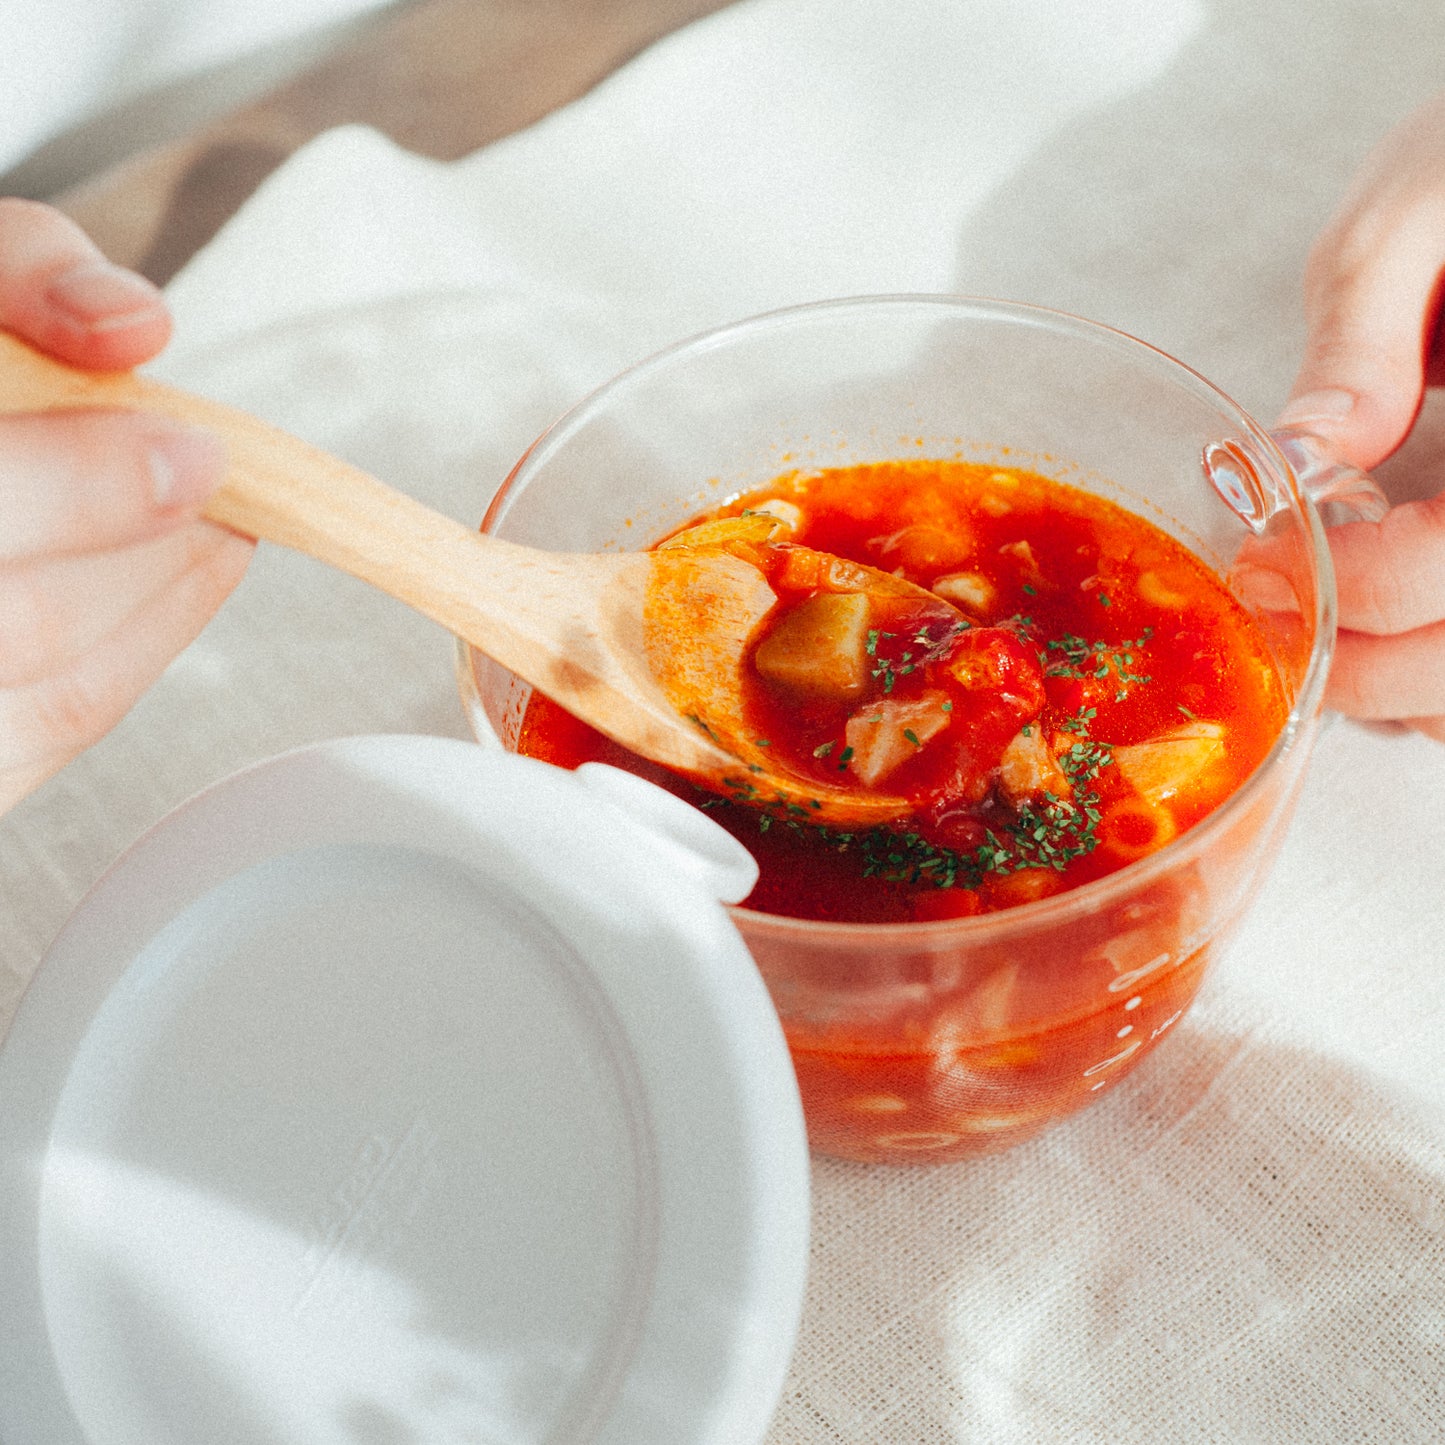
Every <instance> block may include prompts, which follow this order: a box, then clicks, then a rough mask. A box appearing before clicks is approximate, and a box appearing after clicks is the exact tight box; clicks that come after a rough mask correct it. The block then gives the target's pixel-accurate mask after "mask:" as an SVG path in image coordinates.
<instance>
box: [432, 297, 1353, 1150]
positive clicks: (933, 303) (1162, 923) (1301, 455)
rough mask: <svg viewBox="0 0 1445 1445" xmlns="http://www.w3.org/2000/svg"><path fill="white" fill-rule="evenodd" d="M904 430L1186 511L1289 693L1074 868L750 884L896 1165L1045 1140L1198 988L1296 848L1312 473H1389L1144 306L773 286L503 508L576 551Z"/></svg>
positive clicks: (493, 525)
mask: <svg viewBox="0 0 1445 1445" xmlns="http://www.w3.org/2000/svg"><path fill="white" fill-rule="evenodd" d="M1282 448H1283V449H1282ZM1285 450H1288V451H1290V452H1291V453H1292V458H1291V460H1288V461H1287V460H1286V456H1285ZM898 457H945V458H954V457H963V458H967V459H971V460H980V461H995V462H999V463H1005V464H1009V465H1015V466H1023V467H1027V468H1030V469H1032V470H1035V471H1038V472H1041V473H1044V474H1045V475H1048V476H1052V477H1056V478H1058V479H1060V480H1062V481H1065V482H1068V483H1070V484H1071V485H1073V486H1076V487H1082V488H1084V489H1086V490H1088V491H1091V492H1095V493H1098V494H1100V495H1102V496H1105V497H1107V498H1108V499H1110V500H1111V501H1114V502H1116V503H1119V504H1121V505H1123V506H1126V507H1128V508H1130V509H1132V510H1133V511H1135V512H1137V513H1140V514H1141V515H1143V516H1144V517H1146V518H1148V519H1149V520H1150V521H1152V522H1154V523H1155V524H1156V525H1159V526H1161V527H1163V528H1164V529H1165V530H1167V531H1168V532H1170V533H1171V534H1173V535H1174V536H1176V537H1178V538H1180V539H1181V540H1182V541H1184V542H1185V543H1186V544H1187V545H1188V546H1190V547H1191V548H1192V549H1193V550H1194V551H1195V552H1196V553H1197V554H1198V555H1200V556H1201V557H1202V558H1204V560H1205V561H1207V562H1208V563H1210V565H1211V566H1212V567H1213V568H1214V570H1215V571H1216V572H1217V573H1218V574H1219V576H1220V577H1221V578H1223V579H1224V580H1225V582H1226V583H1227V584H1228V585H1229V586H1231V587H1232V588H1233V590H1234V591H1235V592H1236V595H1237V596H1239V598H1240V600H1241V601H1242V602H1243V603H1244V605H1245V606H1247V607H1248V608H1249V609H1250V610H1251V612H1253V613H1254V614H1255V615H1256V617H1257V618H1258V620H1259V623H1260V625H1261V627H1262V628H1263V629H1264V631H1265V633H1266V636H1267V637H1268V638H1269V640H1270V643H1271V645H1272V647H1273V650H1274V654H1275V659H1276V662H1277V664H1278V667H1279V671H1280V674H1281V676H1282V678H1283V680H1284V685H1285V688H1286V692H1287V695H1288V697H1289V699H1290V703H1291V710H1290V713H1289V717H1288V721H1287V723H1286V725H1285V727H1284V729H1283V731H1282V732H1281V734H1280V736H1279V738H1278V740H1277V742H1276V743H1275V745H1274V748H1273V750H1272V751H1271V752H1270V754H1269V755H1268V757H1267V758H1266V759H1265V761H1264V762H1263V763H1262V764H1261V765H1260V767H1259V768H1258V769H1257V770H1256V772H1255V773H1254V774H1253V775H1252V776H1251V777H1250V778H1249V779H1248V781H1247V782H1246V783H1245V784H1244V785H1243V786H1242V787H1241V788H1240V789H1239V790H1238V791H1237V792H1236V793H1235V794H1234V795H1233V796H1232V797H1231V798H1230V799H1229V800H1228V801H1227V802H1226V803H1225V804H1224V805H1223V806H1221V807H1220V808H1219V809H1218V810H1217V811H1216V812H1215V813H1213V814H1212V815H1211V816H1209V817H1208V818H1207V819H1206V820H1205V821H1204V822H1202V823H1200V824H1199V825H1198V826H1196V827H1195V828H1193V829H1192V830H1190V831H1188V832H1186V833H1184V834H1182V835H1181V836H1180V837H1178V838H1177V839H1176V840H1175V841H1173V842H1172V843H1170V844H1169V845H1168V846H1167V847H1166V848H1164V849H1163V850H1162V851H1160V852H1158V853H1156V854H1154V855H1152V856H1150V857H1148V858H1145V859H1143V860H1141V861H1139V862H1136V863H1134V864H1131V865H1130V866H1128V867H1126V868H1125V869H1123V870H1122V871H1121V872H1118V873H1116V874H1114V875H1112V876H1110V877H1108V878H1105V879H1102V880H1100V881H1098V882H1095V883H1092V884H1089V885H1087V886H1085V887H1082V888H1079V889H1076V890H1074V891H1072V892H1069V893H1065V894H1061V895H1057V896H1055V897H1052V898H1049V899H1045V900H1042V901H1039V902H1035V903H1029V904H1024V905H1022V906H1020V907H1018V908H1015V909H1012V910H1009V911H1005V912H1002V913H995V914H991V915H984V916H980V917H973V918H966V919H956V920H945V921H940V922H930V923H910V924H890V925H881V924H880V925H866V924H865V925H860V924H831V923H818V922H811V921H804V920H798V919H791V918H782V917H776V916H771V915H767V914H763V913H759V912H755V911H752V910H750V909H748V908H737V909H735V910H734V914H733V916H734V919H735V921H736V923H737V926H738V928H739V929H740V930H741V932H742V935H743V937H744V938H745V939H746V941H747V944H748V946H749V948H750V949H751V951H752V954H753V957H754V958H755V959H756V961H757V964H758V967H759V969H760V970H761V971H762V974H763V977H764V979H765V980H766V981H767V984H768V987H769V989H770V990H771V992H772V996H773V999H774V1001H775V1002H776V1004H777V1008H778V1012H779V1014H780V1016H781V1018H782V1021H783V1025H784V1029H785V1031H786V1033H787V1036H788V1040H789V1044H790V1046H791V1048H792V1052H793V1060H794V1064H795V1067H796V1070H797V1075H798V1082H799V1085H800V1088H801V1092H802V1098H803V1106H804V1111H805V1113H806V1116H807V1120H808V1127H809V1136H810V1140H811V1142H812V1144H813V1146H814V1147H815V1148H816V1149H817V1150H819V1151H821V1152H823V1153H827V1154H833V1155H838V1156H841V1157H845V1158H849V1159H858V1160H866V1161H882V1162H891V1163H897V1162H904V1161H910V1162H918V1161H938V1160H946V1159H957V1158H962V1157H966V1156H969V1155H972V1154H977V1153H982V1152H985V1151H990V1150H996V1149H1001V1148H1004V1147H1007V1146H1009V1145H1012V1144H1014V1143H1017V1142H1019V1141H1021V1140H1023V1139H1025V1138H1028V1137H1029V1136H1031V1135H1033V1134H1035V1133H1037V1132H1038V1131H1039V1130H1040V1129H1042V1128H1044V1127H1045V1126H1047V1125H1049V1124H1051V1123H1053V1122H1054V1121H1056V1120H1058V1119H1061V1118H1063V1117H1064V1116H1065V1115H1067V1114H1069V1113H1072V1112H1073V1111H1074V1110H1076V1109H1078V1108H1080V1107H1081V1106H1083V1105H1085V1104H1087V1103H1088V1102H1089V1101H1091V1100H1092V1099H1095V1098H1097V1097H1099V1096H1100V1095H1101V1094H1102V1093H1104V1092H1105V1091H1107V1090H1108V1089H1109V1088H1110V1087H1112V1086H1113V1085H1115V1084H1117V1083H1118V1082H1119V1080H1121V1079H1122V1078H1124V1077H1125V1076H1126V1075H1127V1074H1128V1073H1129V1072H1130V1071H1131V1070H1132V1069H1134V1068H1135V1067H1137V1066H1138V1064H1139V1063H1140V1062H1141V1061H1142V1060H1143V1059H1144V1058H1145V1057H1146V1056H1147V1055H1148V1054H1149V1052H1150V1051H1151V1049H1152V1048H1153V1047H1154V1046H1155V1044H1156V1043H1157V1042H1158V1041H1159V1039H1160V1038H1161V1037H1162V1036H1163V1035H1165V1034H1166V1033H1167V1032H1168V1031H1169V1030H1170V1028H1172V1027H1173V1026H1174V1024H1175V1023H1176V1022H1177V1021H1178V1019H1179V1017H1180V1015H1181V1014H1182V1013H1183V1012H1184V1010H1185V1009H1186V1008H1187V1007H1188V1006H1189V1003H1190V1001H1191V1000H1192V999H1193V997H1194V995H1195V993H1196V991H1197V989H1198V988H1199V984H1200V980H1201V978H1202V976H1203V973H1204V970H1205V969H1206V967H1207V966H1208V965H1209V962H1210V961H1211V960H1212V959H1213V958H1215V957H1217V956H1218V953H1219V950H1220V949H1221V947H1222V946H1223V945H1224V943H1225V940H1226V939H1227V938H1228V937H1229V935H1230V933H1231V931H1232V930H1233V929H1234V927H1235V925H1236V924H1237V923H1238V921H1239V919H1240V917H1241V915H1242V914H1243V913H1244V911H1245V909H1246V908H1247V907H1248V905H1249V903H1250V901H1251V899H1252V898H1253V896H1254V894H1255V892H1256V890H1257V889H1258V887H1259V885H1260V883H1261V881H1262V879H1263V878H1264V876H1265V873H1266V871H1267V869H1268V868H1269V866H1270V864H1271V862H1272V860H1273V858H1274V856H1275V854H1276V851H1277V849H1278V847H1279V843H1280V839H1281V836H1282V835H1283V833H1284V830H1285V828H1286V826H1287V824H1288V821H1289V818H1290V815H1291V813H1292V811H1293V806H1294V802H1295V798H1296V794H1297V792H1298V790H1299V786H1300V782H1301V777H1302V774H1303V772H1304V768H1305V764H1306V760H1307V757H1308V754H1309V751H1310V746H1311V743H1312V740H1313V737H1314V733H1315V730H1316V725H1317V721H1318V717H1319V712H1320V705H1321V696H1322V691H1323V686H1324V680H1325V674H1326V671H1327V668H1328V664H1329V659H1330V654H1331V650H1332V647H1333V639H1334V605H1335V604H1334V582H1333V574H1332V572H1331V569H1330V563H1329V555H1328V552H1327V550H1326V547H1325V545H1324V539H1323V533H1322V530H1321V526H1320V521H1319V517H1318V515H1317V513H1316V510H1315V508H1314V506H1313V505H1312V504H1311V502H1310V500H1309V499H1308V497H1307V495H1306V484H1308V485H1309V486H1311V487H1317V488H1319V489H1320V490H1321V492H1323V493H1327V494H1330V495H1336V496H1340V497H1344V498H1346V499H1347V500H1348V499H1349V498H1350V497H1351V496H1352V495H1354V497H1355V499H1356V501H1357V502H1358V500H1359V498H1360V497H1361V496H1363V497H1364V498H1365V502H1364V505H1365V506H1366V507H1367V508H1368V507H1369V506H1370V505H1372V504H1373V503H1374V501H1375V500H1376V499H1375V498H1374V495H1373V493H1372V492H1371V490H1370V484H1369V483H1368V480H1367V479H1361V478H1360V477H1359V476H1358V474H1351V473H1349V472H1348V471H1347V470H1346V469H1342V468H1338V467H1333V468H1332V467H1328V466H1326V465H1324V463H1323V462H1322V461H1321V460H1320V459H1319V458H1318V456H1317V455H1316V453H1315V451H1314V450H1313V448H1312V444H1311V443H1310V441H1309V439H1308V438H1303V439H1301V438H1297V437H1290V438H1280V439H1276V438H1274V437H1271V436H1270V435H1269V434H1268V433H1267V432H1265V431H1264V430H1263V429H1262V428H1261V427H1260V426H1259V425H1258V424H1257V423H1255V422H1254V421H1252V420H1251V419H1250V418H1249V417H1248V416H1247V415H1246V414H1245V413H1244V412H1243V411H1242V410H1241V409H1240V408H1239V407H1237V406H1236V405H1235V404H1234V403H1233V402H1231V401H1230V400H1229V399H1228V398H1227V397H1226V396H1224V395H1223V394H1222V393H1220V392H1219V391H1218V390H1217V389H1216V388H1214V387H1213V386H1211V385H1210V384H1209V383H1208V382H1207V381H1205V380H1204V379H1203V378H1202V377H1200V376H1198V375H1197V374H1196V373H1194V372H1193V371H1191V370H1189V369H1188V368H1187V367H1185V366H1184V365H1182V364H1181V363H1179V362H1177V361H1175V360H1173V359H1172V358H1170V357H1168V356H1166V355H1164V354H1163V353H1161V352H1159V351H1157V350H1155V349H1153V348H1152V347H1149V346H1147V345H1145V344H1143V343H1142V342H1139V341H1137V340H1134V339H1133V338H1131V337H1128V336H1125V335H1123V334H1121V333H1119V332H1117V331H1113V330H1111V329H1109V328H1107V327H1103V326H1099V325H1097V324H1094V323H1091V322H1087V321H1083V320H1080V319H1078V318H1075V317H1071V316H1066V315H1062V314H1059V313H1056V312H1050V311H1045V310H1041V309H1038V308H1034V307H1027V306H1018V305H1011V304H1004V303H998V302H991V301H980V300H972V299H966V298H957V297H917V296H897V297H875V298H860V299H854V300H845V301H837V302H824V303H819V304H816V305H811V306H804V307H798V308H793V309H790V310H786V311H781V312H774V313H771V314H769V315H765V316H761V317H757V318H754V319H752V320H748V321H744V322H741V323H739V324H737V325H734V326H730V327H727V328H725V329H722V330H719V331H715V332H712V333H709V334H707V335H704V336H700V337H697V338H694V339H692V340H690V341H686V342H684V343H682V344H680V345H678V346H675V347H673V348H672V349H670V350H668V351H665V352H662V353H660V354H659V355H657V356H655V357H653V358H651V359H649V360H647V361H645V362H643V363H641V364H640V365H638V366H636V367H634V368H633V369H631V370H629V371H627V372H625V373H623V374H622V375H621V376H619V377H617V378H616V379H615V380H613V381H612V382H610V383H609V384H607V385H606V386H604V387H602V388H601V389H600V390H599V391H597V392H595V393H594V394H593V395H592V396H591V397H589V398H588V399H587V400H585V401H583V402H582V403H581V404H580V405H579V406H578V407H576V408H575V409H574V410H573V411H571V412H569V413H568V414H567V415H566V416H564V417H563V418H562V419H561V420H560V421H558V422H557V423H556V424H555V425H554V426H552V427H551V428H550V429H549V430H548V431H547V432H546V433H544V434H543V435H542V436H541V437H540V438H539V439H538V440H537V441H536V443H535V444H534V445H533V446H532V447H531V448H530V449H529V450H528V452H527V453H526V455H525V456H524V457H523V458H522V459H521V460H520V461H519V462H518V464H517V466H516V468H515V469H514V470H513V472H512V473H511V475H510V476H509V477H508V479H507V481H506V483H505V484H504V486H503V487H502V488H501V490H500V491H499V493H498V494H497V496H496V498H495V500H494V501H493V503H492V506H491V508H490V510H489V511H488V513H487V516H486V518H485V521H484V523H483V530H485V531H488V532H492V533H495V534H496V535H497V536H500V537H505V538H508V539H510V540H512V541H517V542H523V543H528V544H531V545H534V546H539V547H546V548H549V549H552V550H559V551H568V550H575V551H603V550H610V549H616V548H641V547H646V546H647V545H649V544H650V543H652V542H653V541H654V540H656V539H657V538H659V537H660V536H662V535H664V534H665V533H666V532H668V531H669V530H671V529H672V528H674V527H676V526H678V525H679V524H681V523H682V522H684V521H686V520H687V519H688V518H690V517H692V516H694V515H695V514H696V513H698V512H699V511H702V510H704V509H706V508H708V507H712V506H715V505H716V504H717V503H719V502H720V501H722V500H724V499H725V498H727V497H730V496H732V495H735V494H737V493H739V492H741V491H745V490H748V489H750V488H753V487H755V486H758V485H760V484H762V483H764V482H767V481H769V480H771V479H772V478H773V477H775V476H776V475H778V474H779V473H781V472H783V471H786V470H789V469H793V468H804V467H809V466H837V465H848V464H852V463H856V462H864V461H874V460H885V459H892V458H898ZM1292 463H1293V464H1292ZM1261 558H1263V559H1266V565H1267V569H1268V570H1269V572H1270V573H1272V577H1271V578H1270V582H1271V585H1270V586H1268V587H1266V588H1263V589H1261V588H1259V587H1258V586H1257V585H1255V584H1256V583H1257V581H1258V577H1259V572H1260V561H1261ZM1282 590H1283V592H1284V594H1285V596H1286V603H1287V605H1284V606H1281V603H1280V596H1281V592H1282ZM1261 597H1263V598H1264V599H1266V601H1265V602H1264V604H1263V605H1261V603H1260V600H1259V599H1260V598H1261ZM1266 608H1268V609H1269V610H1266ZM459 671H460V682H461V691H462V695H463V699H464V701H465V704H466V707H467V711H468V714H469V717H470V719H471V722H472V725H473V730H474V731H475V732H476V734H477V736H478V738H479V739H482V740H490V739H500V741H501V743H502V745H503V746H506V747H512V746H514V745H515V742H516V737H517V732H518V726H519V723H520V720H521V716H522V712H523V710H524V709H525V705H526V700H527V697H528V695H529V690H528V689H527V688H526V687H525V686H524V685H523V684H521V683H520V682H519V681H518V680H517V679H516V678H515V677H513V676H512V675H511V674H509V673H507V672H505V671H503V670H502V669H500V668H498V667H497V666H496V665H495V664H493V663H491V662H489V661H488V660H487V659H486V658H484V657H482V656H480V655H478V654H476V653H474V652H472V651H470V650H469V649H465V648H464V649H462V651H461V654H460V669H459Z"/></svg>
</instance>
